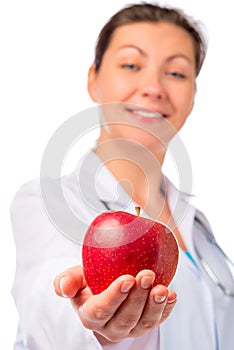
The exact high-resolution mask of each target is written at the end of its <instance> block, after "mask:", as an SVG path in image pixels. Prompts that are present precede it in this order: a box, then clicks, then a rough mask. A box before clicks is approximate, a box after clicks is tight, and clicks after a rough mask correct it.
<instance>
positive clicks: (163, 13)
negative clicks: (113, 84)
mask: <svg viewBox="0 0 234 350" xmlns="http://www.w3.org/2000/svg"><path fill="white" fill-rule="evenodd" d="M137 22H153V23H155V22H156V23H158V22H167V23H172V24H175V25H176V26H178V27H180V28H182V29H184V30H185V31H187V32H188V33H189V34H190V35H191V38H192V39H193V43H194V53H195V64H196V75H198V74H199V72H200V70H201V67H202V64H203V61H204V59H205V55H206V41H205V38H204V37H203V35H202V33H201V30H200V27H199V25H198V23H197V22H195V21H194V20H193V19H192V18H190V17H189V16H187V15H185V13H184V12H183V11H182V10H180V9H175V8H170V7H168V6H159V5H157V4H152V3H147V2H142V3H140V4H130V5H127V6H126V7H124V8H122V9H121V10H120V11H118V12H117V13H115V14H114V15H113V16H112V17H111V18H110V19H109V21H108V22H107V23H106V24H105V26H104V27H103V28H102V30H101V32H100V34H99V36H98V40H97V44H96V49H95V60H94V63H95V69H96V72H97V71H98V70H99V68H100V66H101V63H102V58H103V55H104V53H105V51H106V49H107V48H108V45H109V43H110V40H111V38H112V36H113V33H114V31H115V30H116V29H117V28H118V27H120V26H122V25H125V24H130V23H137Z"/></svg>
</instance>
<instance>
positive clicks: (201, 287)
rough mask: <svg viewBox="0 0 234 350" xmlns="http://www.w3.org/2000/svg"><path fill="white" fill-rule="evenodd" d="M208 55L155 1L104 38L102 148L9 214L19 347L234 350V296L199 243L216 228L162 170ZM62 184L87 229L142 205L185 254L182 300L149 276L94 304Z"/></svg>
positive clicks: (117, 285)
mask: <svg viewBox="0 0 234 350" xmlns="http://www.w3.org/2000/svg"><path fill="white" fill-rule="evenodd" d="M205 51H206V50H205V44H204V40H203V38H202V35H201V34H200V32H199V30H198V29H197V27H196V24H195V23H192V22H190V19H187V18H186V16H185V15H184V14H183V13H181V12H180V11H177V10H174V9H169V8H163V7H159V6H157V5H152V4H138V5H130V6H129V7H126V8H125V9H123V10H121V11H120V12H118V13H117V14H116V15H114V16H113V17H112V18H111V19H110V21H109V22H108V23H107V24H106V26H105V27H104V28H103V30H102V31H101V33H100V36H99V40H98V42H97V46H96V55H95V60H94V63H93V64H92V66H91V67H90V70H89V74H88V90H89V93H90V96H91V98H92V100H93V101H95V102H96V103H97V104H98V105H100V118H101V123H100V136H99V138H98V141H97V144H96V146H95V148H94V149H93V150H92V151H91V152H89V153H88V154H87V155H86V156H85V157H84V158H83V159H82V160H81V161H80V163H79V166H78V168H77V169H76V170H75V172H74V173H73V174H71V175H68V176H66V177H65V178H63V179H62V181H61V182H60V181H54V180H51V181H49V183H50V185H49V187H46V183H44V182H43V181H42V182H41V183H42V189H41V190H42V194H43V200H44V203H43V201H42V199H41V197H40V191H41V190H40V184H39V182H35V181H33V182H31V183H29V184H26V185H25V186H23V188H22V189H21V190H20V191H19V192H18V194H17V195H16V198H15V199H14V202H13V205H12V223H13V230H14V232H15V240H16V247H17V257H18V260H17V261H18V263H17V271H16V278H15V282H14V287H13V295H14V297H15V300H16V305H17V307H18V310H19V315H20V325H19V334H18V336H19V340H18V343H17V344H18V345H16V349H18V348H20V346H21V348H23V349H27V348H28V349H43V350H44V349H56V350H58V349H81V348H82V349H83V348H85V349H113V350H115V349H134V350H135V349H141V350H142V349H147V350H148V349H159V348H160V349H166V350H169V349H170V350H171V349H173V348H178V349H181V350H185V349H192V350H193V349H225V350H231V348H232V346H233V345H232V344H233V341H234V338H233V332H232V329H231V325H230V324H231V320H232V317H233V316H232V315H233V313H234V305H233V298H232V296H230V295H226V294H225V293H224V292H223V291H222V290H221V289H220V288H219V287H218V286H215V284H213V283H212V281H210V279H209V276H208V277H207V273H206V272H204V271H203V268H202V266H201V263H200V260H199V258H198V254H199V250H197V249H196V248H197V247H196V246H195V245H194V243H193V238H192V237H193V235H194V232H195V231H196V232H197V235H198V237H199V234H200V231H201V227H198V225H197V223H200V225H202V227H205V228H207V229H209V227H208V224H207V221H206V219H205V218H204V216H203V215H202V214H201V213H200V212H198V211H197V210H196V209H195V208H194V207H192V206H191V205H189V196H187V195H186V194H184V193H181V192H179V191H177V190H176V189H175V188H174V187H173V186H172V184H171V183H170V182H169V181H168V180H167V179H166V178H165V177H164V176H163V174H162V169H161V168H162V165H163V161H164V158H165V155H166V151H167V148H168V147H169V142H170V141H171V140H172V138H174V137H175V135H176V134H177V132H178V131H179V130H180V129H181V127H182V126H183V124H184V123H185V121H186V119H187V117H188V116H189V114H190V113H191V111H192V108H193V104H194V97H195V94H196V77H197V75H198V74H199V72H200V69H201V66H202V63H203V60H204V57H205ZM97 171H98V172H97ZM94 174H95V176H94ZM51 184H52V185H51ZM118 184H120V185H121V186H119V187H118ZM61 185H62V186H61ZM58 187H59V188H60V187H62V191H63V194H64V197H65V198H66V200H67V202H68V203H69V206H70V208H71V210H72V212H73V213H75V215H76V216H77V217H79V219H80V221H81V222H85V223H87V224H88V223H90V222H91V221H92V219H93V218H94V217H95V216H96V215H97V214H99V213H100V212H102V211H104V210H107V209H112V210H123V209H124V210H126V211H129V212H132V211H133V210H134V207H135V205H136V204H137V205H138V206H140V207H141V208H142V211H143V212H142V215H144V216H146V217H150V218H152V219H154V220H160V221H162V222H164V223H165V224H167V225H168V226H169V227H170V228H171V229H172V230H173V232H174V234H175V236H176V238H177V241H178V244H179V249H180V259H179V265H178V269H177V273H176V276H175V278H174V280H173V283H172V285H171V286H172V288H173V290H175V292H176V293H175V292H174V291H172V290H167V288H166V287H165V286H161V285H159V286H155V287H154V288H152V284H153V281H154V278H155V275H154V273H153V272H152V271H150V270H143V271H141V272H139V274H138V275H137V276H136V277H134V276H130V275H127V276H121V277H120V278H118V279H117V280H116V281H114V282H113V284H112V285H111V286H110V287H109V288H108V289H107V290H105V291H104V292H103V293H101V294H99V295H95V296H93V295H92V294H91V292H90V291H89V288H88V287H87V284H86V281H85V278H84V275H83V270H82V267H81V258H80V252H81V245H78V244H77V243H76V242H74V240H71V239H69V238H74V237H72V235H71V234H70V233H69V230H68V229H65V230H64V227H65V228H67V227H68V225H69V223H70V220H67V218H68V217H66V214H65V211H64V210H63V207H62V205H61V201H60V199H61V198H59V197H56V195H57V193H58V190H57V188H58ZM116 188H118V191H119V193H118V196H117V197H118V198H116V193H114V192H115V191H113V189H116ZM45 189H47V190H48V191H50V196H49V198H50V200H51V203H52V204H51V206H50V204H48V202H49V200H48V197H47V193H48V191H47V192H46V191H45ZM51 191H53V195H51V193H52V192H51ZM44 206H45V207H46V208H45V207H44ZM48 208H49V209H48ZM50 208H55V211H56V215H55V216H54V217H52V216H53V215H52V214H51V212H50ZM46 209H47V210H46ZM48 214H49V215H48ZM48 216H50V218H49V217H48ZM51 218H52V221H54V223H55V225H53V224H52V222H51V220H50V219H51ZM60 219H61V220H60ZM64 222H65V223H64ZM60 224H61V225H63V224H64V226H63V231H64V233H65V235H62V234H61V232H60V231H59V228H60V227H59V226H60ZM81 231H82V230H81ZM81 233H82V234H83V233H84V232H81ZM69 236H70V237H69ZM76 240H77V239H76ZM27 247H28V249H27ZM199 256H200V255H199ZM219 259H220V261H221V263H220V264H221V265H222V268H223V270H222V271H224V272H225V273H226V271H229V270H228V268H227V267H226V265H224V264H223V261H222V260H223V259H222V257H219V256H218V255H217V260H219ZM94 263H95V262H94ZM72 266H74V267H72ZM214 266H216V262H214ZM61 271H64V272H62V273H60V272H61ZM228 274H229V272H227V275H228ZM55 275H57V277H56V278H55V280H54V287H55V291H56V293H57V294H58V295H59V296H65V297H67V298H68V299H67V300H66V299H65V300H64V299H62V298H56V296H55V295H54V293H53V290H52V284H53V279H54V276H55ZM228 276H229V275H228ZM232 283H233V280H231V283H230V284H229V285H231V288H232V287H233V285H232ZM225 290H226V289H225ZM176 294H177V295H178V297H179V300H178V302H177V303H176ZM227 294H228V293H227ZM69 299H71V304H72V306H73V309H72V307H71V305H70V302H69ZM175 303H176V307H175V308H174V305H175ZM173 308H174V310H173ZM198 310H199V312H198ZM170 313H171V315H170V317H169V318H168V316H169V314H170ZM167 318H168V319H167ZM165 319H167V320H166V321H165V322H163V321H164V320H165ZM162 322H163V324H162V325H160V327H158V326H159V324H161V323H162ZM181 330H182V332H181ZM159 333H160V339H159ZM17 346H18V348H17Z"/></svg>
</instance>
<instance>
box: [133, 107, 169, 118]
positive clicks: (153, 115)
mask: <svg viewBox="0 0 234 350" xmlns="http://www.w3.org/2000/svg"><path fill="white" fill-rule="evenodd" d="M127 111H128V112H129V113H131V114H134V115H136V116H138V117H140V118H148V119H164V118H166V117H167V115H166V114H161V113H159V112H153V111H148V110H144V109H130V108H127Z"/></svg>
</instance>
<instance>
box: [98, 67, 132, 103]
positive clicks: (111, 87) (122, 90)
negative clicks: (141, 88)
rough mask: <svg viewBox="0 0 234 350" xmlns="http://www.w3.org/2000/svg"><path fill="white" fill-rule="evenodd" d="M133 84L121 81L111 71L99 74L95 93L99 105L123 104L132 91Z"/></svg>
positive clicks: (124, 80) (118, 76)
mask: <svg viewBox="0 0 234 350" xmlns="http://www.w3.org/2000/svg"><path fill="white" fill-rule="evenodd" d="M132 85H133V84H131V83H129V82H127V81H126V79H121V77H120V75H119V74H116V73H114V72H113V71H105V74H104V72H103V73H101V74H99V76H98V79H97V82H96V93H97V98H98V102H99V103H111V102H123V101H124V100H125V99H126V97H128V95H129V94H130V93H131V91H133V90H134V86H132Z"/></svg>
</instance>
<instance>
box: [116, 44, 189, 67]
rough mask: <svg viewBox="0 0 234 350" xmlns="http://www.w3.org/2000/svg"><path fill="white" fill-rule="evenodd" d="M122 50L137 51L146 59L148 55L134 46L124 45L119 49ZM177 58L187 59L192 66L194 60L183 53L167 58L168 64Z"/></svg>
mask: <svg viewBox="0 0 234 350" xmlns="http://www.w3.org/2000/svg"><path fill="white" fill-rule="evenodd" d="M122 49H135V50H137V51H138V52H139V53H140V54H141V55H142V56H144V57H146V56H147V54H146V53H145V51H143V50H142V49H141V48H140V47H139V46H136V45H132V44H126V45H123V46H121V47H120V48H119V50H122ZM177 58H182V59H185V60H186V61H187V62H189V63H190V64H192V60H191V59H190V58H189V57H188V56H187V55H184V54H183V53H178V54H175V55H172V56H169V57H168V58H167V62H170V61H173V60H175V59H177Z"/></svg>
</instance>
